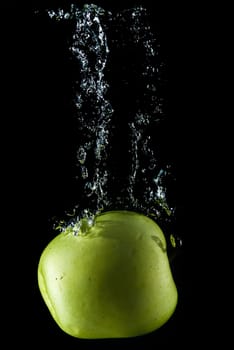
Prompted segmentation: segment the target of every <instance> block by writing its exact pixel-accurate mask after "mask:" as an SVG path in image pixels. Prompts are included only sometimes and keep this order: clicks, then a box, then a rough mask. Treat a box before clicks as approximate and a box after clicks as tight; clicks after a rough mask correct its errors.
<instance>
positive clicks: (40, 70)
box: [1, 0, 206, 350]
mask: <svg viewBox="0 0 234 350" xmlns="http://www.w3.org/2000/svg"><path fill="white" fill-rule="evenodd" d="M81 3H82V2H80V4H81ZM94 3H96V4H100V5H101V6H103V7H104V8H109V9H110V10H112V9H122V8H127V7H131V6H132V5H134V4H142V5H143V6H146V7H148V8H149V10H150V13H151V15H152V18H154V19H155V20H154V21H153V23H154V25H155V30H156V31H157V32H158V34H159V37H160V44H161V47H162V51H163V55H164V57H165V59H166V63H167V65H168V87H167V89H168V91H167V94H168V106H167V108H168V114H169V115H171V118H170V125H169V128H168V140H169V142H168V145H167V147H168V149H167V152H168V150H170V149H171V150H172V152H173V158H174V161H175V162H176V166H177V192H178V195H177V206H178V231H180V232H181V237H182V238H183V242H184V245H183V249H182V252H181V253H180V255H179V256H178V257H177V258H176V259H175V260H174V261H173V265H172V269H173V273H174V276H175V281H176V284H177V287H178V292H179V303H178V306H177V309H176V312H175V313H174V315H173V316H172V318H171V319H170V320H169V321H168V323H166V324H165V325H164V326H163V327H162V328H161V329H160V330H157V331H155V332H152V333H151V334H148V335H145V336H142V337H136V338H129V339H113V340H108V339H107V340H98V341H95V340H79V339H75V338H73V337H70V336H68V335H66V334H65V333H63V332H62V331H61V330H60V329H59V328H58V326H57V325H56V324H55V322H54V321H53V320H52V318H51V316H50V314H49V312H48V310H47V308H46V306H45V304H44V302H43V300H42V298H41V296H40V294H39V290H38V286H37V264H38V261H39V257H40V254H41V252H42V250H43V249H44V247H45V245H46V244H47V243H48V242H49V241H50V239H52V238H53V237H54V235H55V232H54V231H53V230H52V229H51V228H52V227H51V226H52V222H51V218H53V217H54V216H59V215H63V213H64V210H66V209H67V208H68V207H69V206H70V205H71V203H72V201H73V199H74V198H73V196H74V194H73V191H72V190H73V188H74V182H73V181H74V180H73V173H74V161H73V160H74V159H73V155H74V143H73V138H72V133H73V124H72V121H71V118H66V119H65V117H64V115H66V114H67V115H69V113H70V111H69V108H68V101H69V98H70V91H69V86H70V85H69V75H68V76H67V75H66V74H65V71H61V76H60V77H59V76H58V74H57V70H60V67H61V65H63V66H64V65H65V67H66V60H65V58H64V57H63V56H62V55H60V53H61V52H63V49H61V43H60V42H59V40H60V39H59V37H60V36H59V35H58V33H57V32H54V30H55V29H54V28H53V26H52V25H51V26H50V25H49V24H48V22H46V24H45V23H44V22H43V20H41V19H35V16H34V15H33V9H43V8H48V7H55V8H56V7H58V6H59V4H61V6H63V5H64V4H67V1H60V2H59V1H58V2H56V1H46V0H45V1H44V2H41V1H40V2H39V1H38V2H36V1H34V2H31V3H30V2H28V3H27V4H18V3H17V4H16V3H14V2H11V3H10V4H7V5H5V6H4V5H1V18H2V21H1V27H2V28H1V59H2V61H1V76H2V79H1V83H2V87H3V89H2V103H1V109H2V112H1V123H2V127H1V134H2V146H1V154H2V156H1V157H2V164H3V166H2V170H1V173H2V177H3V180H2V193H3V195H2V197H1V198H2V205H3V207H4V210H3V218H2V225H3V227H4V229H3V232H2V242H3V244H2V246H1V248H2V259H3V262H2V266H3V271H2V278H3V281H4V284H3V293H4V295H5V299H3V300H6V302H5V303H4V302H3V305H2V308H3V309H4V319H5V321H4V324H5V327H4V328H5V329H6V330H5V334H7V340H8V342H9V343H10V344H11V342H12V344H14V343H15V342H17V344H18V345H22V346H30V347H33V346H35V344H36V345H39V346H48V347H49V346H53V347H54V348H55V347H56V348H62V347H66V349H77V348H79V349H82V350H83V349H84V350H85V349H99V348H100V349H101V348H104V349H119V348H120V347H128V348H130V349H135V348H136V347H137V346H139V347H140V348H144V349H151V348H152V349H155V348H160V347H162V346H164V348H165V346H166V348H169V346H178V347H182V348H188V347H189V344H190V343H191V339H193V340H194V342H195V341H197V340H198V339H199V338H200V337H201V334H202V331H201V327H200V329H199V331H198V330H197V327H196V317H197V314H198V308H197V305H199V302H198V301H197V300H198V296H197V293H198V290H197V285H196V281H197V276H196V266H195V264H194V263H193V262H192V261H193V255H192V252H193V244H194V236H193V234H194V232H195V231H196V230H195V228H194V226H193V222H192V221H190V213H189V212H190V208H188V207H187V203H188V202H189V201H188V202H187V196H188V193H189V194H190V195H192V194H193V191H194V186H193V182H192V180H190V179H191V177H190V176H189V173H190V157H191V155H189V154H188V152H187V147H188V144H189V142H188V139H189V135H190V131H191V128H192V127H193V119H192V117H190V122H189V123H188V114H189V113H190V112H191V114H192V111H191V110H190V107H189V102H188V101H189V94H190V92H189V90H188V85H186V82H187V74H190V70H191V67H190V62H189V61H188V60H187V57H188V55H189V39H188V38H187V37H186V38H185V34H184V32H185V31H186V29H185V27H186V23H187V21H189V18H188V19H186V20H185V18H184V16H183V15H181V12H180V9H178V8H176V9H175V8H174V7H173V6H171V5H170V4H166V3H165V2H157V4H152V2H146V1H135V2H134V1H129V2H124V4H123V5H118V4H114V2H113V1H110V2H108V3H107V2H106V3H105V2H102V1H96V2H94ZM43 24H45V25H44V26H43ZM61 35H62V33H61ZM187 44H188V45H187ZM58 48H59V49H58ZM60 50H61V51H60ZM61 82H62V83H61ZM3 137H4V139H3ZM194 225H195V224H194ZM195 233H196V232H195ZM4 247H6V250H5V249H4ZM204 317H206V316H204Z"/></svg>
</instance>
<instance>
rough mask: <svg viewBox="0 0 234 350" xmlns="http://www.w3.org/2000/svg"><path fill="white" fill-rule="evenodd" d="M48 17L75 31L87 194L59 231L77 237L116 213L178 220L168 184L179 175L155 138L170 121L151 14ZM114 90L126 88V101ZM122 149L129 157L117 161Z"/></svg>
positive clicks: (81, 163)
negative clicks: (99, 219) (99, 218)
mask: <svg viewBox="0 0 234 350" xmlns="http://www.w3.org/2000/svg"><path fill="white" fill-rule="evenodd" d="M47 13H48V15H49V17H50V18H51V19H53V20H55V21H56V22H61V21H66V22H67V23H69V24H72V26H71V28H72V29H71V37H70V38H69V50H70V55H71V60H72V62H73V64H74V81H73V87H74V88H73V91H74V95H73V105H74V115H75V117H76V118H77V127H78V130H79V144H78V147H77V169H78V174H77V181H78V182H79V183H80V184H81V188H82V192H83V193H82V196H81V198H79V203H77V205H76V206H75V208H74V211H73V214H72V217H71V219H70V220H68V223H67V221H66V222H64V223H63V224H61V225H59V228H61V229H63V228H64V227H67V226H68V227H70V229H71V230H72V232H73V233H74V234H75V235H76V234H78V233H79V232H86V231H87V230H88V229H89V227H91V226H92V225H93V224H94V222H95V215H96V214H97V213H100V212H102V211H106V210H111V209H128V210H135V211H138V212H142V213H144V214H146V215H148V216H151V217H154V218H155V219H157V221H160V220H161V221H167V222H168V221H170V220H173V217H174V211H175V208H174V207H173V205H170V204H169V203H168V198H167V185H166V184H167V179H168V177H169V178H170V177H173V172H172V170H171V165H170V164H164V163H163V162H162V161H160V154H159V153H158V152H157V147H155V142H154V138H153V135H152V133H153V131H154V130H155V128H156V127H157V126H158V125H160V123H161V122H162V120H163V119H164V111H163V98H162V96H161V92H160V80H161V70H162V66H163V64H162V62H161V61H160V57H159V43H158V41H157V39H156V38H155V35H154V34H153V32H152V30H151V27H150V22H149V20H148V14H147V10H146V9H144V8H143V7H142V6H138V7H135V8H132V9H127V10H124V11H122V12H119V13H116V14H113V13H111V12H109V11H105V10H104V9H103V8H101V7H99V6H96V5H94V4H91V5H85V6H84V7H83V8H81V9H80V8H78V7H77V6H76V5H74V4H72V5H71V7H70V9H69V11H65V10H63V9H58V10H56V11H54V10H48V11H47ZM115 57H117V60H116V59H115ZM119 57H122V61H121V58H120V62H118V58H119ZM113 66H115V67H117V69H116V71H117V73H116V72H113V71H112V69H113ZM112 73H113V75H114V77H115V78H114V79H116V81H117V83H116V81H114V82H113V78H112ZM119 73H120V74H119ZM108 77H109V83H108V81H107V80H108ZM115 86H118V88H119V89H121V87H122V88H123V94H122V96H121V97H123V102H121V98H119V95H118V94H119V92H118V93H116V91H115V88H114V87H115ZM130 91H131V93H129V92H130ZM124 93H126V95H127V94H128V97H127V98H126V100H125V99H124ZM117 100H118V102H117V103H116V102H115V101H117ZM126 102H127V103H126ZM113 106H114V107H113ZM118 124H119V125H120V126H121V128H118ZM120 131H121V134H120ZM116 140H117V141H118V142H117V143H116V142H115V141H116ZM114 143H115V146H114ZM120 143H123V148H124V149H125V152H124V154H121V156H119V155H118V157H117V158H118V159H119V160H117V159H116V155H117V154H118V153H119V152H120V151H119V150H118V149H116V145H117V148H118V145H119V146H120ZM115 188H117V190H114V189H115ZM64 224H65V225H64Z"/></svg>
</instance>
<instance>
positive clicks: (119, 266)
mask: <svg viewBox="0 0 234 350" xmlns="http://www.w3.org/2000/svg"><path fill="white" fill-rule="evenodd" d="M84 231H85V232H82V229H81V230H80V232H79V233H78V235H74V233H73V232H72V231H71V230H69V229H67V230H65V232H62V233H60V234H59V235H58V236H57V237H55V238H54V239H53V240H52V241H51V242H50V243H49V244H48V246H47V247H46V248H45V250H44V251H43V253H42V255H41V258H40V261H39V266H38V283H39V288H40V291H41V294H42V297H43V299H44V301H45V303H46V305H47V307H48V309H49V311H50V313H51V314H52V316H53V318H54V320H55V321H56V322H57V324H58V325H59V326H60V327H61V329H63V331H64V332H66V333H68V334H70V335H72V336H74V337H78V338H89V339H92V338H93V339H94V338H120V337H133V336H137V335H143V334H146V333H149V332H151V331H154V330H156V329H157V328H159V327H161V326H162V325H163V324H164V323H166V322H167V320H168V319H169V318H170V317H171V315H172V314H173V312H174V310H175V308H176V304H177V289H176V286H175V283H174V280H173V277H172V274H171V269H170V265H169V261H168V256H167V252H166V240H165V237H164V234H163V232H162V231H161V229H160V228H159V226H158V225H157V224H156V223H155V222H154V221H153V220H151V219H150V218H148V217H147V216H144V215H142V214H138V213H135V212H131V211H110V212H106V213H102V214H100V215H99V216H97V217H96V220H95V223H94V225H93V226H91V227H89V228H88V229H87V227H86V230H84Z"/></svg>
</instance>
